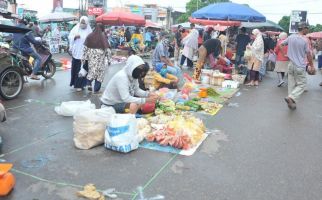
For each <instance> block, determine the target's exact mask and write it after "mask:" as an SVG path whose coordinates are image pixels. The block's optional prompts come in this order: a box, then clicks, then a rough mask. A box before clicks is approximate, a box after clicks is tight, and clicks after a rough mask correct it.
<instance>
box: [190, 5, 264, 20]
mask: <svg viewBox="0 0 322 200" xmlns="http://www.w3.org/2000/svg"><path fill="white" fill-rule="evenodd" d="M191 16H192V17H193V18H196V19H208V20H229V21H230V20H231V21H246V22H247V21H249V22H265V21H266V17H265V16H264V15H262V14H261V13H259V12H257V11H256V10H254V9H252V8H250V7H248V6H246V5H242V4H237V3H230V2H228V3H214V4H210V5H208V6H206V7H203V8H201V9H199V10H197V11H195V12H194V13H192V15H191Z"/></svg>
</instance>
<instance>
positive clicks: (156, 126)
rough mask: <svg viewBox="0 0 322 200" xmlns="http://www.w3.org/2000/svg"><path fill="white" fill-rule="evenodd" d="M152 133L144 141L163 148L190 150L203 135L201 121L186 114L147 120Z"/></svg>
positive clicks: (203, 126)
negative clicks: (154, 143)
mask: <svg viewBox="0 0 322 200" xmlns="http://www.w3.org/2000/svg"><path fill="white" fill-rule="evenodd" d="M149 121H150V123H151V127H152V132H151V133H149V134H147V136H146V140H148V141H150V142H157V143H159V144H160V145H163V146H167V145H169V146H172V147H175V148H178V149H185V150H186V149H190V148H192V147H194V146H195V145H197V144H198V143H199V142H200V140H201V139H202V138H203V136H204V134H205V129H206V128H205V125H204V123H203V122H202V120H200V119H198V118H196V117H194V116H192V115H191V114H188V113H182V114H181V115H163V114H161V115H158V116H155V117H152V118H151V119H149Z"/></svg>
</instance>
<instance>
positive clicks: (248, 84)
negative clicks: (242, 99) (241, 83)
mask: <svg viewBox="0 0 322 200" xmlns="http://www.w3.org/2000/svg"><path fill="white" fill-rule="evenodd" d="M245 85H246V86H254V83H252V82H249V83H247V84H245Z"/></svg>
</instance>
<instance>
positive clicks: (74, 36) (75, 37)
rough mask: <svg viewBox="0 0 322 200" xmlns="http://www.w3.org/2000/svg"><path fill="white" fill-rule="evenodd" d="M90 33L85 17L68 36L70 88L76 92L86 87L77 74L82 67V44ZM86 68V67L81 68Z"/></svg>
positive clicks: (83, 80)
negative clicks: (70, 59) (70, 61)
mask: <svg viewBox="0 0 322 200" xmlns="http://www.w3.org/2000/svg"><path fill="white" fill-rule="evenodd" d="M91 32H92V28H91V27H90V26H89V21H88V18H87V17H86V16H83V17H81V18H80V21H79V23H78V24H77V25H76V26H75V27H74V28H73V29H72V30H71V31H70V34H69V36H68V39H69V44H70V51H71V52H72V69H71V79H70V86H74V88H75V89H76V91H82V89H83V88H84V87H85V85H86V79H85V78H79V77H78V73H79V71H80V69H81V67H82V57H83V50H84V42H85V40H86V38H87V36H88V35H89V34H90V33H91ZM83 67H84V68H87V66H83Z"/></svg>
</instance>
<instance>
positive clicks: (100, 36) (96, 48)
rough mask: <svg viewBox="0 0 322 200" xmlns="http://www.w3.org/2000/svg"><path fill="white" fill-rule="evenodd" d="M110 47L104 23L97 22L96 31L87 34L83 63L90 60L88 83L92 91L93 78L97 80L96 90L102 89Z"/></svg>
mask: <svg viewBox="0 0 322 200" xmlns="http://www.w3.org/2000/svg"><path fill="white" fill-rule="evenodd" d="M109 47H110V46H109V44H108V43H107V39H106V36H105V34H104V26H103V24H101V23H98V24H96V27H95V30H94V32H93V33H91V34H89V35H88V36H87V38H86V40H85V43H84V54H83V63H84V62H85V60H87V61H88V74H87V80H88V81H87V85H88V90H89V91H92V81H93V80H95V84H94V92H98V91H99V90H100V89H101V85H102V82H103V79H104V75H105V69H106V65H107V63H109V59H110V50H109Z"/></svg>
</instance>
